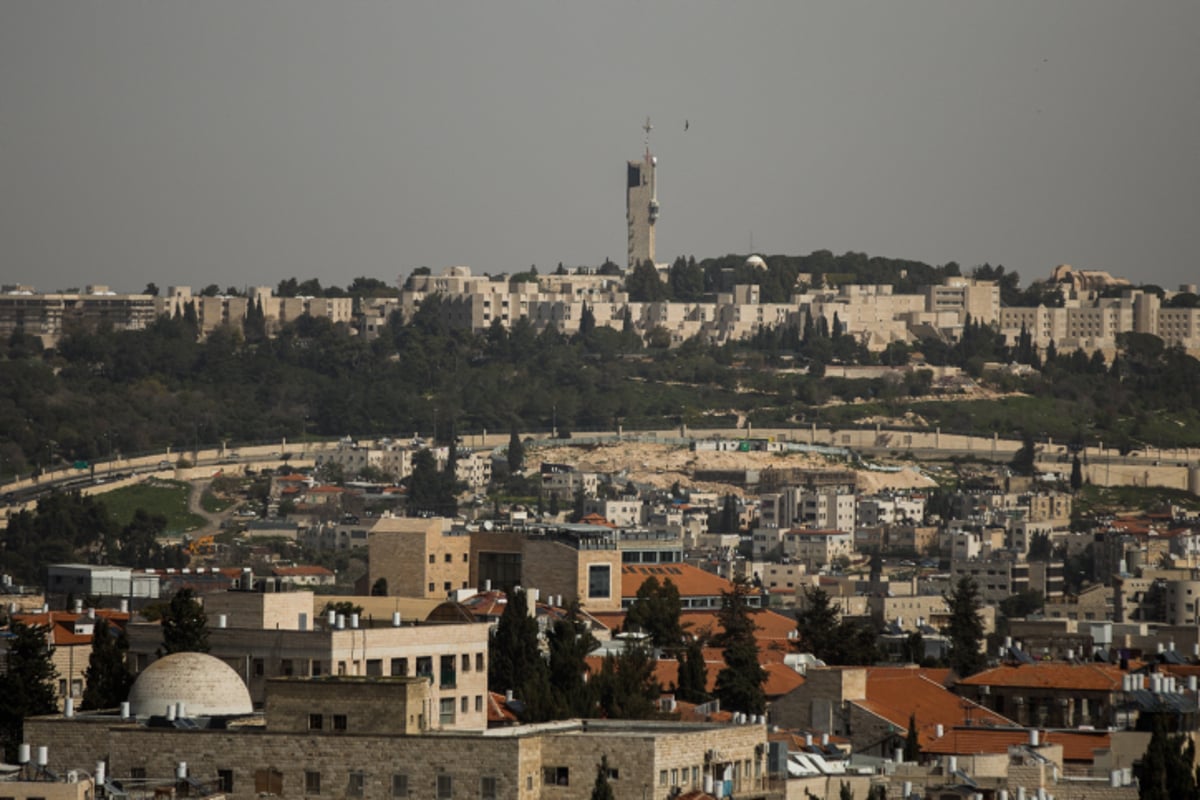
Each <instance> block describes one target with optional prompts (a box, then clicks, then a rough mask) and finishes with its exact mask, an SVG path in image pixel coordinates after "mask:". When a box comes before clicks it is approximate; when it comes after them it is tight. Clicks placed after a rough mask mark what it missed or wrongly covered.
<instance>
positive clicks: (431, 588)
mask: <svg viewBox="0 0 1200 800" xmlns="http://www.w3.org/2000/svg"><path fill="white" fill-rule="evenodd" d="M434 586H435V584H434V582H433V581H430V582H429V591H430V593H432V592H433V587H434Z"/></svg>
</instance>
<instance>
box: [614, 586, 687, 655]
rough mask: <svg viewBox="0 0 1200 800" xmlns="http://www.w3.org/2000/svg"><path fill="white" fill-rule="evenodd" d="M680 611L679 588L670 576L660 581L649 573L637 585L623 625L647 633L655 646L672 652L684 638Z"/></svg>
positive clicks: (681, 604) (681, 608) (681, 606)
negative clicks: (635, 594)
mask: <svg viewBox="0 0 1200 800" xmlns="http://www.w3.org/2000/svg"><path fill="white" fill-rule="evenodd" d="M682 611H683V601H682V600H681V599H680V597H679V589H677V588H676V587H675V584H674V583H672V582H671V579H670V578H666V579H665V580H664V581H663V582H662V584H659V582H658V578H656V577H654V576H653V575H651V576H650V577H649V578H646V580H644V581H642V585H641V586H639V587H638V590H637V597H636V599H635V600H634V601H633V605H632V606H630V607H629V611H628V613H627V614H626V615H625V627H626V629H629V630H640V631H642V632H643V633H647V634H649V635H650V640H651V641H652V642H653V643H654V646H655V647H658V648H662V649H665V650H669V651H672V652H674V651H677V650H678V649H679V648H680V646H681V645H682V642H683V628H682V627H681V626H680V624H679V615H680V613H682Z"/></svg>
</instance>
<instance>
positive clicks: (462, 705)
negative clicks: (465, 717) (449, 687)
mask: <svg viewBox="0 0 1200 800" xmlns="http://www.w3.org/2000/svg"><path fill="white" fill-rule="evenodd" d="M470 702H471V698H469V697H467V696H466V695H465V694H464V695H463V696H462V700H461V701H460V702H459V704H458V710H459V711H461V712H462V713H464V714H465V713H467V712H468V711H469V710H470V705H469V704H470Z"/></svg>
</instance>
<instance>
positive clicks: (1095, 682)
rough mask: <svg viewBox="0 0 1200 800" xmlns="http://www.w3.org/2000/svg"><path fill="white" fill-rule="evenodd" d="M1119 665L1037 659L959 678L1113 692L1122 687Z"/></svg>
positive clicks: (977, 683) (972, 682)
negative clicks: (1037, 660) (1031, 662)
mask: <svg viewBox="0 0 1200 800" xmlns="http://www.w3.org/2000/svg"><path fill="white" fill-rule="evenodd" d="M1123 674H1124V673H1123V672H1122V671H1121V668H1120V667H1117V666H1113V665H1110V664H1091V663H1089V664H1065V663H1062V662H1054V661H1039V662H1037V663H1034V664H1021V665H1019V666H1015V665H1011V664H1003V665H1001V666H999V667H994V668H992V669H987V670H984V671H983V672H979V673H976V674H975V675H972V676H971V677H969V678H963V679H962V680H961V681H959V683H960V684H962V685H963V686H1010V687H1016V688H1022V689H1062V690H1072V689H1073V690H1075V691H1083V692H1112V691H1117V690H1119V689H1120V688H1121V676H1122V675H1123Z"/></svg>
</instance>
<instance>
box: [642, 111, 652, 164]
mask: <svg viewBox="0 0 1200 800" xmlns="http://www.w3.org/2000/svg"><path fill="white" fill-rule="evenodd" d="M642 130H644V131H645V132H646V153H647V155H649V153H650V131H652V130H654V126H653V125H651V124H650V118H649V117H646V124H645V125H643V126H642Z"/></svg>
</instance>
